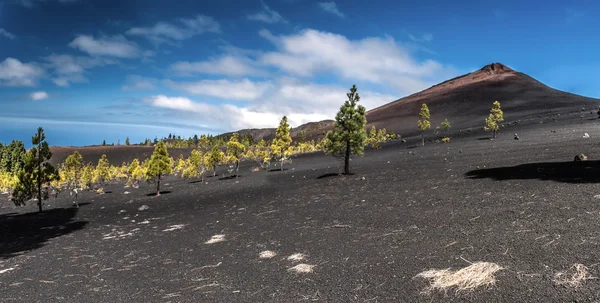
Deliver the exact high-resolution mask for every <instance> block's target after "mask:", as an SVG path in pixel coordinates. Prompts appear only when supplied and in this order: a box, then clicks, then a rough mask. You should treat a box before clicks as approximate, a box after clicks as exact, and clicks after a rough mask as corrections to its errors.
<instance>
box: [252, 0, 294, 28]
mask: <svg viewBox="0 0 600 303" xmlns="http://www.w3.org/2000/svg"><path fill="white" fill-rule="evenodd" d="M261 3H262V10H261V11H260V12H257V13H254V14H250V15H248V16H246V18H247V19H248V20H253V21H261V22H265V23H269V24H275V23H279V22H281V23H288V21H287V20H285V19H284V18H283V17H282V16H281V15H280V14H279V13H278V12H276V11H274V10H272V9H271V8H270V7H269V6H268V5H267V4H266V3H265V2H263V1H261Z"/></svg>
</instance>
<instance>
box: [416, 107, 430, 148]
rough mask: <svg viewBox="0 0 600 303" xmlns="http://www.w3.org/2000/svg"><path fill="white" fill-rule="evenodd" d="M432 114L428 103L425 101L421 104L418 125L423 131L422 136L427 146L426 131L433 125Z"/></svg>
mask: <svg viewBox="0 0 600 303" xmlns="http://www.w3.org/2000/svg"><path fill="white" fill-rule="evenodd" d="M430 119H431V115H430V114H429V108H428V107H427V104H425V103H423V105H422V106H421V112H420V113H419V122H418V127H419V131H421V138H422V139H423V146H425V131H426V130H428V129H429V128H430V127H431V121H430Z"/></svg>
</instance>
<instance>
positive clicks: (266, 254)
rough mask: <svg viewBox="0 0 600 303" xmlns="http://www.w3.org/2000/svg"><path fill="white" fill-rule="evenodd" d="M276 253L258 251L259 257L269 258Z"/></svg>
mask: <svg viewBox="0 0 600 303" xmlns="http://www.w3.org/2000/svg"><path fill="white" fill-rule="evenodd" d="M276 255H277V253H276V252H274V251H270V250H265V251H263V252H261V253H260V255H259V257H260V258H261V259H271V258H273V257H275V256H276Z"/></svg>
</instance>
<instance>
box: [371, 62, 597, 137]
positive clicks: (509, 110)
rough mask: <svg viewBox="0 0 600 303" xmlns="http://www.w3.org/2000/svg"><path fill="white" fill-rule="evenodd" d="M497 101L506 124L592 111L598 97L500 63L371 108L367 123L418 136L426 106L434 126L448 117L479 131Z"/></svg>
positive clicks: (462, 126) (461, 126)
mask: <svg viewBox="0 0 600 303" xmlns="http://www.w3.org/2000/svg"><path fill="white" fill-rule="evenodd" d="M494 101H499V102H500V103H501V105H502V109H503V111H504V118H505V121H506V122H511V121H517V120H522V119H528V118H534V117H537V116H540V117H542V116H550V115H553V114H557V113H566V112H572V111H577V110H581V109H582V108H586V109H591V108H592V107H593V108H596V107H597V106H598V101H600V100H598V99H593V98H588V97H583V96H579V95H575V94H571V93H567V92H563V91H559V90H556V89H553V88H551V87H549V86H547V85H545V84H543V83H541V82H539V81H538V80H536V79H534V78H532V77H530V76H528V75H527V74H524V73H521V72H518V71H515V70H513V69H511V68H509V67H507V66H506V65H504V64H502V63H492V64H489V65H486V66H484V67H483V68H481V69H480V70H477V71H475V72H472V73H468V74H466V75H462V76H459V77H456V78H453V79H450V80H447V81H445V82H442V83H440V84H437V85H434V86H432V87H430V88H428V89H426V90H423V91H421V92H418V93H415V94H412V95H410V96H407V97H404V98H401V99H398V100H396V101H393V102H391V103H388V104H386V105H383V106H380V107H378V108H375V109H372V110H370V111H369V112H368V114H367V121H368V122H369V125H375V126H376V127H377V128H382V127H385V128H386V129H388V130H392V131H395V132H396V133H399V134H402V135H403V136H410V135H415V134H417V133H418V131H417V126H416V125H417V115H418V113H419V110H420V108H421V104H423V103H427V105H428V106H429V109H430V111H431V116H432V128H435V126H437V125H439V124H440V122H441V121H443V120H444V119H446V118H447V119H448V120H449V121H450V123H451V124H452V128H453V129H465V128H471V127H473V128H476V127H481V126H483V124H484V120H485V118H486V117H487V115H488V113H489V109H490V107H491V105H492V103H493V102H494Z"/></svg>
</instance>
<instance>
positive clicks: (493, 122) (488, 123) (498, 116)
mask: <svg viewBox="0 0 600 303" xmlns="http://www.w3.org/2000/svg"><path fill="white" fill-rule="evenodd" d="M502 121H504V113H503V112H502V109H500V102H498V101H494V103H493V104H492V109H490V115H489V117H488V118H487V119H485V127H484V129H485V131H488V132H489V131H492V132H494V139H496V133H497V132H498V130H499V129H500V126H499V125H498V123H500V122H502Z"/></svg>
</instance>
